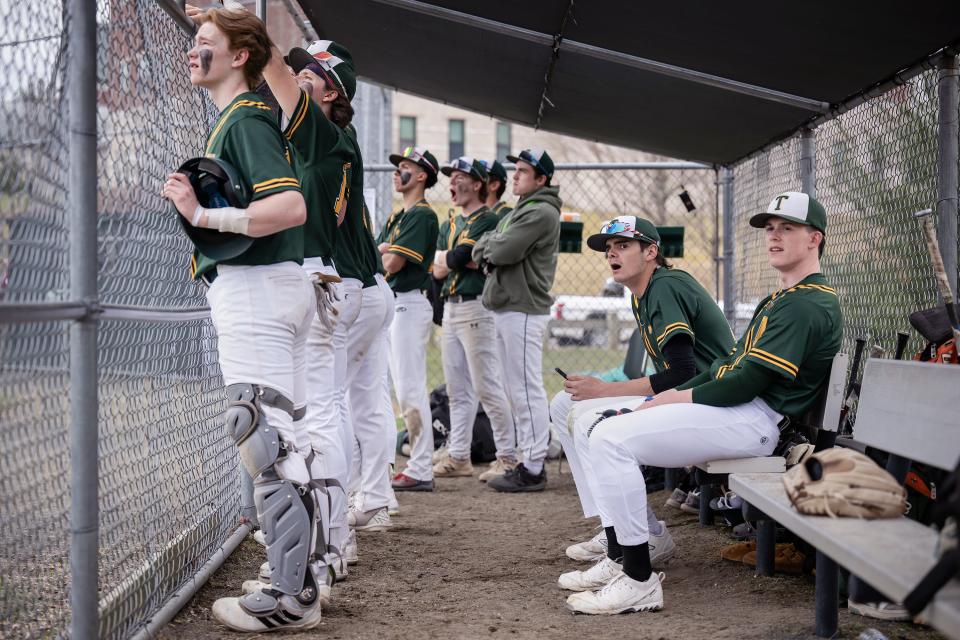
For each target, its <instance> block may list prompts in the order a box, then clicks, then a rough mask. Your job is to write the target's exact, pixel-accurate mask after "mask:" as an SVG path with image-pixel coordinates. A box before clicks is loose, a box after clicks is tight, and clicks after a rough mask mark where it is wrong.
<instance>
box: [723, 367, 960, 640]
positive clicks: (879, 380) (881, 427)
mask: <svg viewBox="0 0 960 640" xmlns="http://www.w3.org/2000/svg"><path fill="white" fill-rule="evenodd" d="M958 395H960V367H958V366H951V365H941V364H928V363H921V362H911V361H907V362H901V361H895V360H876V359H872V360H868V361H867V364H866V367H865V370H864V375H863V380H862V392H861V394H860V402H859V407H858V410H857V422H856V427H855V431H854V436H855V437H856V439H857V440H858V441H859V442H861V443H864V444H866V445H867V446H871V447H874V448H876V449H879V450H882V451H886V452H888V453H891V454H895V455H897V456H900V457H902V458H906V459H909V460H914V461H917V462H922V463H925V464H928V465H932V466H935V467H937V468H940V469H945V470H953V469H954V468H955V466H956V464H957V459H958V457H960V418H958V413H957V410H956V407H955V406H954V404H953V403H954V400H955V399H956V398H957V397H958ZM730 488H731V489H732V490H733V491H736V492H737V494H738V495H740V496H741V497H742V498H743V499H744V500H745V501H746V502H748V503H749V504H750V505H752V506H753V507H755V508H757V509H759V510H760V511H762V512H763V513H764V514H766V516H768V517H769V518H770V519H771V520H775V521H776V522H779V523H780V524H781V525H783V526H784V527H786V528H787V529H789V530H790V531H792V532H793V533H794V534H796V535H797V536H798V537H800V538H801V539H803V540H805V541H806V542H808V543H809V544H811V545H813V546H814V547H815V548H816V549H817V555H816V567H817V576H816V598H815V619H816V629H815V630H816V634H817V635H818V636H820V637H833V636H834V635H835V634H836V633H837V624H838V606H837V597H838V588H839V582H838V568H837V566H838V565H839V566H842V567H844V568H845V569H847V570H849V571H850V573H851V574H852V575H855V576H858V577H859V578H860V579H862V580H864V581H865V582H866V583H867V584H869V585H870V586H871V587H873V588H874V589H876V590H877V591H879V592H880V593H882V594H883V595H884V596H885V597H886V598H888V599H889V600H890V601H891V602H896V603H901V602H903V599H904V598H905V597H906V595H907V594H908V593H909V592H910V591H911V590H912V589H913V587H915V586H916V584H917V583H918V582H919V581H920V579H921V578H922V577H923V576H924V575H925V574H926V573H927V571H929V570H930V568H931V567H932V566H933V565H934V564H935V562H936V560H937V558H936V557H935V555H934V549H935V545H936V540H937V532H936V531H934V530H933V529H930V528H928V527H925V526H923V525H922V524H920V523H918V522H915V521H913V520H910V519H908V518H905V517H903V518H893V519H883V520H859V519H855V518H829V517H817V516H805V515H801V514H800V513H798V512H797V511H796V510H795V509H794V508H793V507H792V506H791V504H790V501H789V500H788V498H787V495H786V492H785V490H784V488H783V483H782V481H781V476H780V474H769V473H744V474H740V473H737V474H734V475H731V476H730ZM757 553H758V559H757V560H758V564H759V560H760V558H759V554H760V550H759V549H758V552H757ZM922 617H923V618H924V620H925V621H926V622H927V623H929V624H930V625H932V626H933V627H935V628H937V629H938V630H940V631H941V632H943V633H945V634H946V635H948V636H950V637H953V638H960V582H958V581H956V580H954V581H953V582H952V583H951V584H949V585H947V586H946V587H945V588H944V589H943V590H941V591H940V592H939V593H938V595H937V596H936V598H934V600H933V601H932V602H931V604H930V605H929V606H928V607H927V609H926V610H925V611H924V613H923V615H922Z"/></svg>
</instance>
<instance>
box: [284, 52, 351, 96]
mask: <svg viewBox="0 0 960 640" xmlns="http://www.w3.org/2000/svg"><path fill="white" fill-rule="evenodd" d="M284 60H285V61H286V63H287V64H288V65H290V67H291V68H293V71H294V72H295V73H300V72H301V71H303V70H304V69H305V68H306V67H307V66H308V65H310V64H316V65H317V66H318V67H320V69H321V70H322V71H323V72H324V74H323V75H328V76H330V78H332V79H333V84H334V85H335V86H336V87H337V89H338V90H339V91H343V92H344V94H346V96H347V98H348V99H349V100H353V96H354V95H355V94H356V93H357V72H356V71H355V70H354V68H353V56H352V55H350V51H349V50H348V49H347V48H346V47H345V46H343V45H342V44H337V43H336V42H334V41H333V40H314V41H313V42H312V43H311V44H310V46H309V47H307V48H306V50H304V49H301V48H300V47H294V48H293V49H290V53H288V54H287V57H286V58H284ZM324 79H325V80H326V79H328V78H324Z"/></svg>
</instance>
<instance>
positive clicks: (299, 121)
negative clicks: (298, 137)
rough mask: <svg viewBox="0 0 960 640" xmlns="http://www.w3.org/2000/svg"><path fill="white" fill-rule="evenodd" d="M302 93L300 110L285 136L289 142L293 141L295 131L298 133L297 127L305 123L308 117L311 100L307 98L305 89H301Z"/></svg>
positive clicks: (295, 114)
mask: <svg viewBox="0 0 960 640" xmlns="http://www.w3.org/2000/svg"><path fill="white" fill-rule="evenodd" d="M300 92H301V98H300V108H299V109H297V111H296V113H294V116H293V119H292V120H291V124H290V126H288V127H287V130H286V131H285V132H284V134H283V135H284V136H286V138H287V140H291V139H293V133H294V131H296V130H297V127H299V126H300V125H301V124H302V123H303V119H304V118H305V117H306V115H307V102H309V101H310V98H308V97H307V94H306V93H305V92H304V91H303V89H301V90H300Z"/></svg>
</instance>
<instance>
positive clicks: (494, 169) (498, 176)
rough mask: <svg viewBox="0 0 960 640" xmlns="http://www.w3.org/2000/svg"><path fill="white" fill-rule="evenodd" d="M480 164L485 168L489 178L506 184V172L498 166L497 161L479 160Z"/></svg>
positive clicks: (502, 167)
mask: <svg viewBox="0 0 960 640" xmlns="http://www.w3.org/2000/svg"><path fill="white" fill-rule="evenodd" d="M480 164H482V165H483V166H484V167H486V169H487V173H489V174H490V177H491V178H493V179H494V180H499V181H500V182H502V183H503V184H507V170H506V169H505V168H504V166H503V165H502V164H500V161H499V160H481V161H480Z"/></svg>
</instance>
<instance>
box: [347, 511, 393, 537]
mask: <svg viewBox="0 0 960 640" xmlns="http://www.w3.org/2000/svg"><path fill="white" fill-rule="evenodd" d="M347 524H348V525H350V526H351V527H353V528H354V530H356V531H386V530H387V529H389V528H391V527H393V521H392V520H390V514H389V513H387V507H380V508H379V509H370V510H369V511H351V512H349V513H348V514H347Z"/></svg>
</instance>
